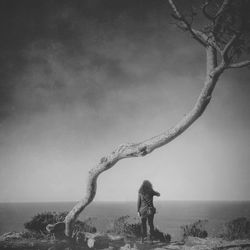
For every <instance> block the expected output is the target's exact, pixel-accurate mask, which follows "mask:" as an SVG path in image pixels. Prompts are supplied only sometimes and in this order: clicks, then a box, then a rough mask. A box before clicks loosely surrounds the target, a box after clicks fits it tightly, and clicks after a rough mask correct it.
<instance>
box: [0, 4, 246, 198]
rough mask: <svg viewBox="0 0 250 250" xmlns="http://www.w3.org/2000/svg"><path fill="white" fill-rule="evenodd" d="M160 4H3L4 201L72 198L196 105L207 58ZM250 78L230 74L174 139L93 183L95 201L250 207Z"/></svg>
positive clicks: (0, 126) (240, 72)
mask: <svg viewBox="0 0 250 250" xmlns="http://www.w3.org/2000/svg"><path fill="white" fill-rule="evenodd" d="M170 13H171V11H170V8H169V6H168V4H167V1H165V0H133V1H132V0H126V1H125V0H73V1H69V0H68V1H66V0H60V1H59V0H46V1H42V0H37V1H33V0H22V1H18V0H2V1H1V2H0V19H1V21H0V32H1V39H0V202H43V201H76V200H79V199H81V198H83V196H84V194H85V185H86V180H87V176H88V171H89V170H90V169H91V168H92V167H94V166H95V165H96V164H97V163H98V162H99V159H100V158H101V157H103V156H105V155H107V154H109V153H110V152H112V150H113V149H115V148H116V147H117V146H118V145H120V144H122V143H125V142H140V141H143V140H145V139H148V138H150V137H152V136H155V135H157V134H159V133H161V132H163V131H166V130H167V129H168V128H170V127H171V126H173V125H174V124H175V123H177V122H178V121H179V120H180V119H181V118H182V117H183V116H184V115H185V113H187V112H188V111H189V110H190V109H191V108H192V107H193V105H194V103H195V101H196V98H197V97H198V95H199V92H200V91H201V89H202V86H203V82H204V76H205V68H206V66H205V51H204V49H203V48H202V47H201V46H200V45H199V44H198V43H197V42H196V41H194V40H193V39H192V38H191V37H190V36H189V35H188V34H187V33H185V32H183V31H181V30H179V29H178V28H177V27H176V26H175V25H174V24H173V20H172V19H171V15H170ZM249 80H250V71H249V70H248V69H237V70H235V69H234V70H231V71H227V72H225V73H224V74H223V75H222V76H221V78H220V79H219V81H218V84H217V86H216V88H215V91H214V94H213V98H212V100H211V103H210V104H209V105H208V107H207V109H206V111H205V113H204V114H203V115H202V116H201V117H200V118H199V119H198V120H197V121H196V122H195V123H194V124H193V125H192V126H191V127H190V128H189V129H188V130H187V131H186V132H184V133H183V134H182V135H181V136H179V137H178V138H177V139H175V140H174V141H172V142H171V143H169V144H168V145H166V146H164V147H162V148H160V149H157V150H156V151H154V152H153V153H151V154H149V155H147V156H145V157H142V158H131V159H124V160H122V161H120V162H118V163H117V164H116V165H115V166H114V167H113V168H111V169H110V170H108V171H106V172H104V173H103V174H102V175H101V176H100V177H99V179H98V187H97V194H96V197H95V200H96V201H135V200H136V199H137V192H138V189H139V186H140V185H141V183H142V181H143V180H145V179H148V180H150V181H151V182H152V184H153V186H154V188H155V190H157V191H159V192H160V193H161V197H160V198H157V199H159V200H250V192H249V190H250V178H249V177H250V167H249V163H250V154H249V153H250V109H249V102H250V101H249V97H250V85H249Z"/></svg>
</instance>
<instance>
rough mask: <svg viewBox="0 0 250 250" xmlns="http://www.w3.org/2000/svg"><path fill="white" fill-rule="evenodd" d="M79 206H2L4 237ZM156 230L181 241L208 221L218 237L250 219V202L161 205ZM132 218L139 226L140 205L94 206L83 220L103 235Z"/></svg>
mask: <svg viewBox="0 0 250 250" xmlns="http://www.w3.org/2000/svg"><path fill="white" fill-rule="evenodd" d="M75 204H76V202H42V203H0V235H1V234H3V233H6V232H10V231H22V230H24V223H25V222H27V221H29V220H30V219H31V218H32V217H33V216H34V215H36V214H38V213H42V212H48V211H55V212H64V211H69V210H70V209H71V208H72V207H73V206H74V205H75ZM155 207H156V209H157V213H156V215H155V219H154V222H155V226H156V227H157V228H158V229H159V230H161V231H163V232H165V233H168V234H170V235H171V236H172V239H174V240H179V239H180V238H181V235H182V230H181V227H182V226H184V225H188V224H191V223H193V222H195V221H197V220H204V221H205V220H206V221H207V222H204V228H205V229H206V230H207V231H208V233H209V236H211V237H212V236H215V235H217V234H218V233H220V232H221V230H223V226H224V225H225V223H227V222H228V221H230V220H233V219H236V218H239V217H246V218H248V219H249V218H250V201H158V202H155ZM126 215H128V216H129V217H130V219H129V220H130V222H131V223H135V222H139V218H138V217H137V211H136V202H93V203H92V204H90V205H89V206H88V207H87V208H86V209H85V210H84V211H83V212H82V214H81V215H80V217H79V219H81V220H86V219H88V218H92V223H93V225H94V226H95V227H96V228H97V230H98V231H100V232H105V231H107V230H108V229H110V228H111V225H112V223H113V221H114V220H115V219H116V218H119V217H121V216H126Z"/></svg>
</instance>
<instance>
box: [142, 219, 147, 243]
mask: <svg viewBox="0 0 250 250" xmlns="http://www.w3.org/2000/svg"><path fill="white" fill-rule="evenodd" d="M141 236H142V239H143V238H144V237H146V236H147V218H141Z"/></svg>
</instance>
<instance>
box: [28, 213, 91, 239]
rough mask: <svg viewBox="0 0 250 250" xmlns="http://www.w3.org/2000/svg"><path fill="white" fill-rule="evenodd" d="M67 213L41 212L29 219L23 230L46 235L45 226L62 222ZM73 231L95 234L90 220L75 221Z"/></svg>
mask: <svg viewBox="0 0 250 250" xmlns="http://www.w3.org/2000/svg"><path fill="white" fill-rule="evenodd" d="M67 214H68V212H61V213H57V212H43V213H39V214H37V215H35V216H33V217H32V218H31V220H30V221H28V222H26V223H24V227H25V229H27V230H29V231H31V232H33V233H38V234H40V235H47V234H48V232H47V230H46V226H47V225H48V224H54V223H57V222H63V221H64V219H65V217H66V215H67ZM74 230H75V231H84V232H90V233H93V232H96V228H95V227H94V226H93V225H92V219H91V218H89V219H87V220H86V221H80V220H77V221H76V223H75V226H74Z"/></svg>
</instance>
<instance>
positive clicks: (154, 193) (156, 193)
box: [153, 191, 161, 196]
mask: <svg viewBox="0 0 250 250" xmlns="http://www.w3.org/2000/svg"><path fill="white" fill-rule="evenodd" d="M153 195H155V196H160V195H161V194H160V193H159V192H156V191H153Z"/></svg>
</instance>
